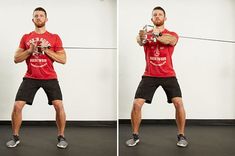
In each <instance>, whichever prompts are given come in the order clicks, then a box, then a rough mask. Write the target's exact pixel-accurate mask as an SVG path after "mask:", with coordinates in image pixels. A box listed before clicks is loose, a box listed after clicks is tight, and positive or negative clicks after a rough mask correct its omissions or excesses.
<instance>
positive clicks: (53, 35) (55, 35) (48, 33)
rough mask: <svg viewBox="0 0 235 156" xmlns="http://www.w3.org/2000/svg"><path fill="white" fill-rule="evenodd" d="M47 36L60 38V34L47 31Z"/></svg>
mask: <svg viewBox="0 0 235 156" xmlns="http://www.w3.org/2000/svg"><path fill="white" fill-rule="evenodd" d="M47 35H49V36H52V37H59V35H58V34H55V33H51V32H49V31H47Z"/></svg>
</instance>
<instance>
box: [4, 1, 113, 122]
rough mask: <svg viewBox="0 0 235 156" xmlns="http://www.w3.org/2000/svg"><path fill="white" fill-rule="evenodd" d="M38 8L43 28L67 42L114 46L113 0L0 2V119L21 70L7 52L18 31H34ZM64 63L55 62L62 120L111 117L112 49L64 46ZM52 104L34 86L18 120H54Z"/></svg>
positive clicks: (17, 39) (10, 104)
mask: <svg viewBox="0 0 235 156" xmlns="http://www.w3.org/2000/svg"><path fill="white" fill-rule="evenodd" d="M38 6H41V7H44V8H45V9H46V10H47V13H48V19H49V20H48V22H47V30H48V31H49V32H52V33H57V34H59V35H60V37H61V39H62V41H63V45H64V46H67V47H71V46H77V47H103V48H104V47H114V48H116V32H117V31H116V30H117V26H116V25H117V22H116V21H117V18H116V11H117V10H116V0H85V1H84V0H66V1H65V0H50V1H46V0H40V1H31V0H8V1H0V19H1V26H0V27H1V29H0V34H1V37H0V43H1V46H0V62H1V68H0V75H1V78H0V84H1V90H0V120H10V115H11V111H12V107H13V103H14V98H15V95H16V92H17V89H18V87H19V85H20V83H21V81H22V77H23V76H24V74H25V71H26V65H25V63H21V64H14V63H13V56H14V52H15V50H16V48H17V47H18V45H19V42H20V39H21V37H22V35H23V34H24V33H29V32H31V31H33V30H34V25H33V23H32V21H31V19H32V12H33V10H34V9H35V8H36V7H38ZM66 52H67V57H68V59H67V64H65V65H59V64H57V63H55V64H54V65H55V68H56V71H57V74H58V78H59V82H60V85H61V89H62V93H63V98H64V106H65V110H66V114H67V119H68V120H116V116H117V110H116V108H117V104H116V101H117V92H116V81H117V80H116V76H117V75H116V72H117V70H116V63H117V62H116V56H117V54H116V53H117V50H115V49H114V50H102V49H101V50H82V49H81V50H69V49H67V50H66ZM54 116H55V112H54V108H53V107H50V106H48V104H47V98H46V95H45V93H44V91H43V90H42V89H40V90H39V91H38V93H37V95H36V97H35V99H34V104H33V106H32V107H31V106H26V107H25V109H24V111H23V119H24V120H54Z"/></svg>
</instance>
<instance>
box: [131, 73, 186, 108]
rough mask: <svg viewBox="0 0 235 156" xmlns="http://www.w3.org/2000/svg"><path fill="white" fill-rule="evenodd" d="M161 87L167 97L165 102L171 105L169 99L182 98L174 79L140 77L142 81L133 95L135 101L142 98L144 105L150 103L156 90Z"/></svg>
mask: <svg viewBox="0 0 235 156" xmlns="http://www.w3.org/2000/svg"><path fill="white" fill-rule="evenodd" d="M159 86H162V88H163V90H164V91H165V93H166V95H167V102H168V103H172V101H171V99H172V98H174V97H182V94H181V90H180V86H179V83H178V81H177V79H176V77H167V78H160V77H149V76H142V80H141V81H140V83H139V86H138V88H137V90H136V93H135V99H137V98H142V99H145V102H146V103H149V104H150V103H151V102H152V99H153V95H154V93H155V91H156V90H157V88H158V87H159Z"/></svg>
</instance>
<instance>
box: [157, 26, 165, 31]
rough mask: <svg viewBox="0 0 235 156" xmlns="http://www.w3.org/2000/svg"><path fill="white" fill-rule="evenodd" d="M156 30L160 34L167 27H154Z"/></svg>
mask: <svg viewBox="0 0 235 156" xmlns="http://www.w3.org/2000/svg"><path fill="white" fill-rule="evenodd" d="M154 29H156V30H157V31H158V32H162V31H163V30H164V29H165V27H164V25H161V26H156V25H155V26H154Z"/></svg>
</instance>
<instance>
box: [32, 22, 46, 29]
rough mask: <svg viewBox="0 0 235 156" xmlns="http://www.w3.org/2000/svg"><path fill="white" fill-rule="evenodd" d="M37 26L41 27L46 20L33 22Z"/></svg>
mask: <svg viewBox="0 0 235 156" xmlns="http://www.w3.org/2000/svg"><path fill="white" fill-rule="evenodd" d="M33 23H34V25H35V26H36V27H37V28H42V27H44V26H45V25H46V22H41V21H40V22H33Z"/></svg>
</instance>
